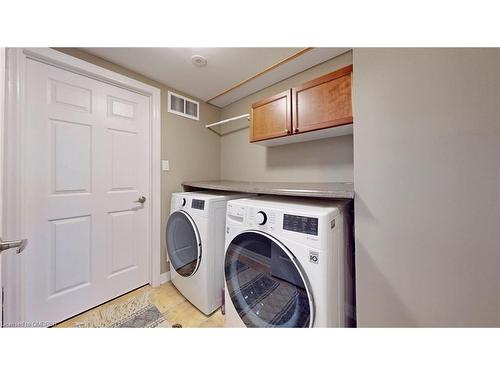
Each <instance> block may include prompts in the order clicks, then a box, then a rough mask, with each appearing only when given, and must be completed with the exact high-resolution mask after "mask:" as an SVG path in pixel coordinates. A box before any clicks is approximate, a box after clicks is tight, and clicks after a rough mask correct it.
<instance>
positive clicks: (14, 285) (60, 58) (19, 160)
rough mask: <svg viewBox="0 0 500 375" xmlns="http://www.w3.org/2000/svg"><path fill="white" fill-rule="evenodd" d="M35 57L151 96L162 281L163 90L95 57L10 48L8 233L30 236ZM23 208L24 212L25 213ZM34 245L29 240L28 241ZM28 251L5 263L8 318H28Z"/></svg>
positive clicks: (155, 225)
mask: <svg viewBox="0 0 500 375" xmlns="http://www.w3.org/2000/svg"><path fill="white" fill-rule="evenodd" d="M28 59H32V60H36V61H40V62H43V63H45V64H49V65H52V66H55V67H57V68H61V69H64V70H67V71H70V72H73V73H77V74H80V75H84V76H86V77H89V78H92V79H96V80H98V81H101V82H104V83H108V84H111V85H114V86H118V87H121V88H124V89H127V90H130V91H134V92H136V93H139V94H142V95H145V96H147V97H149V98H150V191H149V192H148V193H149V194H148V199H150V202H151V204H150V217H149V219H150V226H149V229H150V232H149V235H148V244H147V245H148V248H149V253H150V257H149V259H150V264H149V283H150V284H151V285H152V286H158V285H160V269H161V260H160V259H161V237H160V236H161V234H160V233H161V106H160V105H161V91H160V89H159V88H157V87H153V86H150V85H148V84H145V83H142V82H140V81H137V80H135V79H132V78H129V77H126V76H124V75H121V74H119V73H115V72H113V71H110V70H107V69H104V68H101V67H99V66H97V65H93V64H91V63H89V62H86V61H83V60H80V59H77V58H75V57H72V56H69V55H66V54H64V53H62V52H59V51H56V50H54V49H51V48H7V59H6V65H7V67H6V68H7V77H6V85H7V92H6V112H7V116H6V122H5V133H4V140H3V146H4V152H3V156H4V158H5V164H4V165H5V169H4V174H3V176H8V179H7V178H5V179H4V185H3V186H4V188H5V190H4V195H3V197H2V198H3V203H4V205H3V218H4V220H3V227H2V229H3V235H4V236H5V237H6V238H18V237H19V238H24V237H23V228H22V222H21V216H22V213H25V214H26V213H28V212H29V209H27V208H26V207H23V202H22V200H21V197H22V194H21V193H20V191H21V189H22V188H23V185H22V184H21V179H20V177H21V175H22V173H21V171H22V170H23V166H24V160H23V154H24V150H23V147H22V143H21V142H22V132H23V129H24V127H25V121H26V120H25V115H24V112H25V110H26V109H27V108H26V91H25V86H26V66H27V60H28ZM19 213H21V215H19ZM28 246H29V244H28ZM23 258H24V257H23V254H22V253H21V254H20V255H17V254H15V251H14V252H9V254H7V256H5V259H4V262H3V263H4V264H3V274H4V275H5V277H4V281H5V285H4V291H5V294H4V297H5V299H4V315H5V316H4V321H5V322H6V323H16V322H21V321H23V318H24V306H23V301H24V299H23V293H24V288H25V285H24V280H25V277H24V274H25V267H24V262H23Z"/></svg>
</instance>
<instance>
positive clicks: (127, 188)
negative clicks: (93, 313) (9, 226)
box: [22, 59, 150, 325]
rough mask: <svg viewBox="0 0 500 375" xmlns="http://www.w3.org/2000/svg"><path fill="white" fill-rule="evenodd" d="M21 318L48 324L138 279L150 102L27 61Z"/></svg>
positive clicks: (144, 247)
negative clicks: (23, 306)
mask: <svg viewBox="0 0 500 375" xmlns="http://www.w3.org/2000/svg"><path fill="white" fill-rule="evenodd" d="M26 91H27V93H26V95H27V108H29V111H27V112H26V117H27V118H26V125H25V129H24V131H23V135H24V136H23V145H24V148H25V150H29V152H25V153H24V154H23V155H24V165H25V168H24V170H23V176H22V178H23V191H22V197H23V210H22V218H23V227H24V228H25V232H26V236H27V238H28V239H29V246H28V247H27V248H26V250H25V252H24V253H23V262H24V267H25V275H26V283H25V291H24V296H25V312H24V319H25V320H26V321H31V322H46V325H50V324H53V323H54V322H58V321H61V320H64V319H66V318H69V317H71V316H73V315H76V314H78V313H80V312H82V311H84V310H87V309H89V308H91V307H93V306H96V305H98V304H100V303H103V302H105V301H107V300H109V299H112V298H114V297H117V296H118V295H120V294H123V293H126V292H128V291H129V290H131V289H134V288H136V287H139V286H141V285H144V284H146V283H147V281H148V265H149V251H148V250H149V246H148V231H149V229H148V228H149V225H150V224H149V215H148V212H149V201H146V202H145V203H144V204H139V203H136V202H135V201H136V200H137V199H138V198H139V197H140V196H142V195H144V196H148V193H149V181H150V179H149V177H150V176H149V173H150V172H149V171H150V168H149V165H150V161H149V147H150V146H149V123H150V122H149V99H148V98H147V97H145V96H142V95H140V94H137V93H134V92H130V91H128V90H125V89H121V88H118V87H115V86H112V85H108V84H105V83H103V82H100V81H97V80H93V79H91V78H88V77H84V76H81V75H78V74H75V73H71V72H68V71H65V70H62V69H59V68H56V67H53V66H49V65H46V64H43V63H40V62H36V61H33V60H30V59H28V60H27V88H26Z"/></svg>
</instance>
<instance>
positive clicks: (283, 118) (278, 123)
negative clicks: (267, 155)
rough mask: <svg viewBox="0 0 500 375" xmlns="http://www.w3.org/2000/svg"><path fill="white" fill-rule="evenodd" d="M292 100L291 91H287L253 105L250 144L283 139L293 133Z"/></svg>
mask: <svg viewBox="0 0 500 375" xmlns="http://www.w3.org/2000/svg"><path fill="white" fill-rule="evenodd" d="M290 100H291V96H290V90H287V91H284V92H282V93H281V94H278V95H275V96H273V97H271V98H268V99H265V100H262V101H260V102H257V103H254V104H253V105H252V110H251V122H250V142H255V141H260V140H264V139H270V138H276V137H283V136H285V135H288V134H290V133H291V129H292V119H291V115H292V113H291V107H290V104H291V103H290Z"/></svg>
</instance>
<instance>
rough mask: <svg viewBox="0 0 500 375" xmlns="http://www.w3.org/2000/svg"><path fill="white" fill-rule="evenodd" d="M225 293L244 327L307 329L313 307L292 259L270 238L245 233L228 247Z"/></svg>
mask: <svg viewBox="0 0 500 375" xmlns="http://www.w3.org/2000/svg"><path fill="white" fill-rule="evenodd" d="M224 269H225V278H226V286H227V292H228V294H229V296H230V298H231V302H232V303H233V305H234V308H235V310H236V311H237V313H238V315H239V317H240V319H241V320H242V321H243V323H244V324H245V325H246V326H247V327H252V328H264V327H288V328H292V327H293V328H295V327H296V328H303V327H310V326H312V324H313V320H314V305H313V302H312V295H311V294H310V288H308V285H307V279H306V277H305V275H304V273H303V272H302V270H301V269H300V266H299V264H298V262H297V260H296V259H295V257H294V256H293V254H291V253H290V252H289V251H288V250H287V249H286V248H285V247H284V246H283V245H282V244H281V243H279V242H278V241H277V240H275V239H273V238H272V237H270V236H269V235H266V234H264V233H261V232H256V231H247V232H243V233H241V234H239V235H237V236H236V237H235V238H234V239H233V240H232V241H231V243H230V244H229V246H228V248H227V250H226V256H225V260H224Z"/></svg>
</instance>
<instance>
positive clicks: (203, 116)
mask: <svg viewBox="0 0 500 375" xmlns="http://www.w3.org/2000/svg"><path fill="white" fill-rule="evenodd" d="M57 50H59V51H61V52H64V53H67V54H69V55H72V56H75V57H77V58H80V59H82V60H86V61H89V62H91V63H93V64H95V65H99V66H101V67H103V68H106V69H109V70H112V71H115V72H117V73H120V74H123V75H125V76H128V77H131V78H134V79H136V80H138V81H141V82H144V83H147V84H149V85H152V86H155V87H158V88H160V90H161V122H162V124H161V158H162V159H168V160H170V171H169V172H162V180H161V194H162V201H161V208H162V231H161V232H162V260H161V264H162V268H161V271H162V272H165V271H167V270H168V267H167V260H166V248H165V238H164V234H163V233H164V228H165V225H166V218H167V217H168V214H169V212H170V196H171V194H172V193H173V192H176V191H181V190H182V187H181V183H182V182H183V181H186V180H204V179H207V180H213V179H219V178H220V138H219V136H218V135H216V134H214V133H213V132H212V131H210V130H208V129H206V128H205V126H204V125H205V124H206V123H210V122H215V121H219V119H220V110H219V109H218V108H217V107H214V106H211V105H209V104H206V103H203V102H202V101H201V100H200V121H194V120H190V119H188V118H184V117H180V116H177V115H174V114H172V113H169V112H168V111H167V91H168V90H169V89H170V88H168V87H167V86H165V85H163V84H161V83H158V82H156V81H153V80H151V79H149V78H147V77H144V76H142V75H140V74H138V73H135V72H132V71H130V70H128V69H125V68H123V67H121V66H118V65H116V64H113V63H111V62H109V61H106V60H103V59H101V58H98V57H96V56H93V55H90V54H88V53H86V52H84V51H81V50H79V49H74V48H57ZM170 90H172V89H170ZM172 91H175V92H177V93H179V94H183V93H182V92H180V91H177V90H175V89H173V90H172ZM186 96H188V97H190V96H189V95H186ZM194 99H196V98H194Z"/></svg>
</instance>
